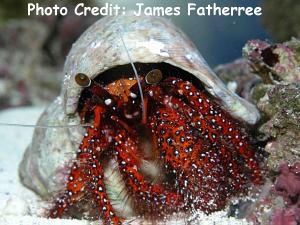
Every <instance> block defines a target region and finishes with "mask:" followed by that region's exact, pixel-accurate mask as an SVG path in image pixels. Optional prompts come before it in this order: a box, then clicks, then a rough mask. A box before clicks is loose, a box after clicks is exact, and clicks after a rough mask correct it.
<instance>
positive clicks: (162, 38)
mask: <svg viewBox="0 0 300 225" xmlns="http://www.w3.org/2000/svg"><path fill="white" fill-rule="evenodd" d="M121 38H122V39H123V40H124V43H125V45H126V49H127V51H128V53H129V55H130V57H131V59H132V61H133V62H141V63H160V62H165V63H168V64H171V65H173V66H175V67H178V68H181V69H183V70H185V71H187V72H189V73H190V74H192V75H194V76H195V77H196V78H197V79H199V80H201V82H202V83H203V84H204V87H205V88H206V90H207V91H208V92H209V93H210V94H212V95H213V96H215V97H216V98H217V99H219V101H220V102H221V105H222V107H223V108H225V109H226V110H227V111H228V112H230V113H231V114H232V115H233V116H234V117H237V118H239V119H241V120H244V121H245V122H248V123H249V124H254V123H255V122H257V121H258V119H259V112H258V111H257V109H256V108H255V107H254V106H253V105H252V104H250V103H248V102H247V101H245V100H243V99H241V98H240V97H238V96H237V95H235V94H234V93H232V92H230V91H229V90H227V89H226V87H225V86H224V84H223V83H222V82H221V81H220V79H219V78H218V77H217V76H216V75H215V74H214V73H213V72H212V70H211V69H210V68H209V67H208V65H207V64H206V62H205V61H204V59H203V57H202V56H201V55H200V53H199V52H198V50H197V49H196V47H195V46H194V44H193V43H192V42H191V41H190V40H189V39H188V37H187V36H186V35H185V34H184V33H183V32H182V31H181V30H179V29H178V28H177V27H175V26H174V25H173V24H172V23H171V21H170V20H167V19H164V18H156V17H147V16H140V17H135V16H132V15H128V14H127V15H122V16H111V17H105V18H102V19H100V20H99V21H98V22H96V23H95V24H94V25H92V26H91V27H90V28H89V29H88V30H86V31H85V33H83V34H82V36H81V37H80V38H79V39H78V40H77V41H76V42H75V43H74V45H73V47H72V49H71V51H70V53H69V55H68V57H67V59H66V63H65V68H64V80H63V84H62V91H61V95H60V96H59V97H58V98H57V99H56V100H55V101H54V102H53V103H52V104H51V105H50V106H49V107H48V108H47V109H46V111H45V112H44V113H43V114H42V116H41V118H40V119H39V122H38V125H56V126H65V125H70V124H79V123H80V119H79V116H78V115H77V113H76V108H77V105H78V101H79V97H80V93H81V91H82V90H83V88H82V87H80V86H79V85H78V84H77V83H76V82H75V79H74V77H75V75H76V74H78V73H84V74H86V75H87V76H88V77H89V78H90V79H93V78H95V77H97V76H101V73H103V72H104V71H106V70H108V69H111V68H113V67H116V66H118V65H126V64H130V59H129V58H128V55H127V52H126V49H125V46H124V45H123V43H122V39H121ZM83 132H84V128H82V127H80V126H78V127H63V128H47V129H44V128H39V127H37V128H36V129H35V133H34V137H33V140H32V143H31V145H30V146H29V147H28V148H27V150H26V153H25V155H24V158H23V161H22V163H21V165H20V177H21V180H22V182H23V183H24V184H25V185H26V186H27V187H29V188H30V189H32V190H34V191H35V192H36V193H38V194H39V195H41V196H44V197H49V196H53V194H56V193H57V192H58V191H59V190H61V189H62V187H63V186H64V184H65V180H66V179H67V178H66V177H67V173H68V169H66V168H69V167H70V164H71V163H70V162H71V161H72V159H74V157H75V153H76V149H77V148H78V146H79V143H80V142H81V138H82V134H83Z"/></svg>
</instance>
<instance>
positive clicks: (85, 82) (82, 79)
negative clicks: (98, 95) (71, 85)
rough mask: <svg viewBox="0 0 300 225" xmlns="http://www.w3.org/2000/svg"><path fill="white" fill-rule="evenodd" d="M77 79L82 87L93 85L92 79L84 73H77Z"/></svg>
mask: <svg viewBox="0 0 300 225" xmlns="http://www.w3.org/2000/svg"><path fill="white" fill-rule="evenodd" d="M75 81H76V83H77V84H78V85H79V86H81V87H88V86H90V85H91V79H90V78H89V77H88V76H87V75H86V74H84V73H78V74H76V76H75Z"/></svg>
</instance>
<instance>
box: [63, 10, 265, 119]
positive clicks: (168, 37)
mask: <svg viewBox="0 0 300 225" xmlns="http://www.w3.org/2000/svg"><path fill="white" fill-rule="evenodd" d="M121 36H122V38H123V40H124V42H125V45H126V48H127V49H128V52H129V55H130V57H131V59H132V61H133V62H142V63H160V62H166V63H169V64H171V65H173V66H176V67H179V68H181V69H183V70H186V71H187V72H189V73H191V74H193V75H194V76H196V77H197V78H198V79H199V80H201V82H202V83H203V84H204V85H205V88H206V89H207V91H208V92H210V93H211V94H212V95H213V96H215V97H217V98H218V99H219V100H220V102H221V105H222V106H223V107H224V108H225V109H226V110H227V111H229V112H230V113H231V114H232V115H233V116H234V117H237V118H239V119H242V120H244V121H246V122H248V123H250V124H254V123H256V122H257V121H258V119H259V117H260V115H259V112H258V110H257V109H256V108H255V107H254V106H253V105H251V104H250V103H249V102H247V101H245V100H244V99H241V98H240V97H239V96H237V95H236V94H234V93H232V92H231V91H229V90H228V89H227V88H226V87H225V85H224V84H223V83H222V81H221V80H220V79H219V78H218V77H217V76H216V75H215V73H214V72H213V71H212V70H211V69H210V68H209V67H208V65H207V63H206V62H205V60H204V59H203V57H202V56H201V54H200V53H199V51H198V50H197V48H196V47H195V45H194V44H193V43H192V42H191V41H190V39H189V38H188V37H187V36H186V35H185V34H184V33H183V32H182V31H181V30H179V29H178V28H177V27H175V26H174V25H173V24H172V23H171V22H170V21H169V20H166V19H164V18H158V17H150V16H140V17H136V16H125V15H123V16H115V17H105V18H103V19H100V20H99V21H97V22H96V23H95V24H93V25H92V26H91V27H90V28H89V29H88V30H87V31H85V32H84V33H83V34H82V35H81V37H80V38H79V39H78V40H77V41H76V43H75V44H74V45H73V47H72V49H71V51H70V53H69V56H68V58H67V61H66V64H65V68H64V73H65V80H64V85H63V96H64V102H65V112H66V113H67V114H73V113H75V110H76V107H77V103H78V98H79V96H80V92H81V90H82V88H81V87H79V86H78V85H77V83H76V82H75V79H74V76H75V75H76V74H77V73H84V74H86V75H88V76H89V77H90V78H91V79H93V78H95V77H96V76H99V75H101V73H102V72H104V71H105V70H108V69H111V68H113V67H115V66H118V65H125V64H129V63H130V60H129V58H128V55H127V52H126V49H125V48H124V46H123V44H122V40H121Z"/></svg>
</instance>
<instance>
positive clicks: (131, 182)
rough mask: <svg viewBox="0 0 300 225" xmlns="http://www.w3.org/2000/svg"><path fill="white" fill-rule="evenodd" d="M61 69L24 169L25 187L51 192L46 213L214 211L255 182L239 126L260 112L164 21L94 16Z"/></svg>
mask: <svg viewBox="0 0 300 225" xmlns="http://www.w3.org/2000/svg"><path fill="white" fill-rule="evenodd" d="M133 64H134V65H133ZM134 70H136V71H135V72H134ZM64 73H65V77H64V81H63V86H62V92H61V95H60V96H59V97H58V98H57V99H56V100H55V101H54V102H53V103H52V104H51V105H50V106H49V107H48V109H47V110H46V111H45V112H44V113H43V115H42V116H41V118H40V120H39V122H38V125H40V126H38V127H37V128H36V130H35V134H34V138H33V140H32V144H31V145H30V146H29V148H28V149H27V151H26V153H25V155H24V159H23V161H22V163H21V165H20V176H21V179H22V182H23V183H24V184H25V185H26V186H27V187H29V188H31V189H32V190H34V191H35V192H36V193H38V194H40V195H41V196H43V197H51V196H52V197H53V196H56V197H57V200H56V201H55V203H54V204H53V206H52V209H51V210H49V213H48V216H49V217H53V218H55V217H62V216H63V215H64V214H65V212H66V211H68V213H69V214H71V215H74V211H75V212H76V213H75V214H78V213H79V212H82V211H88V212H89V213H90V215H92V216H97V217H99V218H102V219H103V221H104V222H105V223H106V224H119V223H121V221H122V219H123V218H127V217H130V216H142V217H145V218H147V217H150V218H166V216H167V215H169V214H171V213H174V212H183V213H186V214H189V213H192V212H194V211H195V210H201V211H204V212H205V213H210V212H213V211H216V210H220V209H222V208H224V206H225V205H226V203H227V200H228V199H229V198H230V197H231V196H233V195H236V194H238V193H241V192H243V191H244V190H245V189H247V187H248V186H249V183H254V184H260V183H261V182H262V172H261V168H260V161H261V159H260V154H259V153H258V152H257V151H256V150H255V148H253V147H252V145H251V143H250V139H249V137H248V135H247V133H246V132H245V129H244V128H243V124H245V123H249V124H254V123H255V122H256V121H257V120H258V119H259V113H258V111H257V110H256V108H255V107H254V106H252V105H251V104H250V103H248V102H246V101H245V100H243V99H241V98H239V97H238V96H236V95H235V94H233V93H231V92H230V91H229V90H227V89H226V88H225V86H224V84H223V83H222V82H221V81H220V80H219V78H218V77H217V76H216V75H215V74H214V73H213V72H212V71H211V70H210V69H209V67H208V66H207V64H206V63H205V61H204V59H203V58H202V56H201V55H200V53H199V52H198V51H197V49H196V47H195V46H194V45H193V44H192V43H191V41H190V40H189V39H188V38H187V37H186V36H185V35H184V34H183V33H182V31H180V30H179V29H178V28H177V27H175V26H174V25H173V24H172V23H171V22H170V21H169V20H166V19H164V18H156V17H146V16H140V17H135V16H132V15H122V16H111V17H105V18H102V19H100V20H99V21H98V22H96V23H95V24H94V25H92V26H91V27H90V28H89V29H88V30H87V31H86V32H85V33H83V34H82V36H81V37H80V38H79V39H78V40H77V41H76V43H75V44H74V45H73V47H72V49H71V51H70V53H69V55H68V57H67V60H66V63H65V68H64ZM79 123H80V124H82V126H76V125H74V126H72V124H79ZM47 124H48V125H49V124H51V125H56V126H53V127H49V128H47V129H45V128H42V127H43V126H44V125H47ZM60 126H61V127H60ZM82 135H83V137H82ZM107 171H109V172H107ZM89 200H91V201H89ZM78 203H80V204H78ZM74 208H75V210H74Z"/></svg>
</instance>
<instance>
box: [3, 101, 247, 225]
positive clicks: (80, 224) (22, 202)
mask: <svg viewBox="0 0 300 225" xmlns="http://www.w3.org/2000/svg"><path fill="white" fill-rule="evenodd" d="M42 111H43V108H34V107H28V108H17V109H12V110H5V111H0V123H14V124H15V123H18V124H35V122H36V121H37V119H38V117H39V115H40V114H41V113H42ZM32 133H33V128H28V127H16V126H15V127H13V126H1V125H0V137H1V138H0V140H1V144H0V184H1V185H0V224H1V225H2V224H3V225H4V224H5V225H10V224H11V225H32V224H34V225H42V224H43V225H48V224H49V225H50V224H51V225H69V224H70V225H71V224H72V225H87V224H93V225H94V224H95V225H96V224H101V223H100V222H99V221H96V222H88V221H86V220H73V219H46V218H44V217H43V212H45V209H47V202H45V201H42V200H41V199H40V198H39V197H38V196H36V195H35V194H34V193H33V192H31V191H30V190H28V189H26V188H25V187H23V186H22V184H21V183H20V179H19V176H18V165H19V163H20V161H21V159H22V155H23V152H24V150H25V148H26V147H27V146H28V144H29V143H30V141H31V138H32ZM185 223H186V221H184V220H182V219H180V218H178V216H176V218H174V219H173V220H172V221H170V222H168V223H167V224H176V225H179V224H185ZM130 224H149V223H147V222H146V221H143V222H142V221H140V220H139V219H137V220H134V221H133V222H131V223H130ZM189 224H190V223H189ZM191 224H201V225H219V224H221V225H248V224H249V223H247V222H246V221H244V220H237V219H234V218H228V217H227V216H226V212H223V211H221V212H217V213H214V214H212V215H210V216H206V215H204V214H200V215H199V217H197V220H196V221H193V222H192V223H191Z"/></svg>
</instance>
